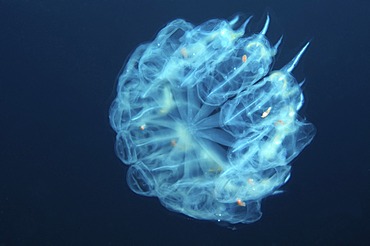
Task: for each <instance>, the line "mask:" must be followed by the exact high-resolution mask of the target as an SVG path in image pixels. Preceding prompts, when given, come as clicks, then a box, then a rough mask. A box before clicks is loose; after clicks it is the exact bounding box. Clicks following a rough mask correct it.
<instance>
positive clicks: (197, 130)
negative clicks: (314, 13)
mask: <svg viewBox="0 0 370 246" xmlns="http://www.w3.org/2000/svg"><path fill="white" fill-rule="evenodd" d="M236 23H237V18H236V19H234V20H232V21H225V20H217V19H216V20H210V21H207V22H205V23H203V24H201V25H199V26H195V27H194V26H193V25H192V24H190V23H188V22H185V21H184V20H181V19H177V20H174V21H173V22H171V23H169V24H168V25H167V26H166V27H164V28H163V29H162V30H161V31H160V32H159V33H158V35H157V37H156V38H155V40H154V41H153V42H151V43H147V44H143V45H141V46H139V47H138V48H137V49H136V50H135V52H134V53H133V54H132V56H131V58H130V59H129V60H128V62H127V65H126V66H125V68H124V70H123V72H122V74H121V75H120V78H119V83H118V88H117V97H116V98H115V100H114V102H113V103H112V106H111V108H110V115H109V116H110V122H111V125H112V127H113V129H114V130H115V131H116V132H117V138H116V153H117V155H118V156H119V158H120V159H121V160H122V162H123V163H125V164H127V165H130V168H129V170H128V172H127V182H128V185H129V186H130V188H131V189H132V190H133V191H134V192H136V193H137V194H140V195H145V196H156V197H158V198H159V200H160V201H161V203H162V204H163V205H164V206H165V207H167V208H168V209H170V210H173V211H176V212H179V213H183V214H186V215H188V216H190V217H193V218H197V219H204V220H214V221H226V222H229V223H233V224H234V223H251V222H254V221H256V220H258V219H259V218H260V217H261V210H260V202H261V199H263V198H264V197H266V196H269V195H272V194H274V193H276V192H278V191H277V190H278V189H279V187H280V186H282V185H283V184H284V183H285V182H286V181H287V180H288V179H289V176H290V168H291V167H290V165H289V163H290V162H291V161H292V160H293V158H295V157H296V156H297V155H298V154H299V153H300V152H301V151H302V149H303V148H304V147H305V146H306V145H307V144H309V143H310V142H311V140H312V138H313V137H314V134H315V128H314V126H313V125H312V124H310V123H308V122H305V121H304V120H302V118H300V117H299V115H298V114H297V112H298V110H299V109H300V108H301V106H302V104H303V95H302V91H301V88H300V85H299V84H298V83H297V82H296V80H295V79H294V77H293V76H292V75H291V72H292V70H293V68H294V67H295V66H296V65H297V63H298V60H299V58H300V57H301V55H302V54H303V52H304V50H305V49H306V47H307V45H308V44H307V45H306V46H305V47H304V48H303V49H302V50H301V52H300V53H299V54H298V55H297V56H296V57H295V58H294V59H293V60H292V61H291V62H290V63H288V64H287V65H286V66H285V67H283V68H282V69H280V70H277V71H271V64H272V62H273V58H274V55H275V54H276V50H277V47H278V44H276V45H275V46H271V45H270V43H269V41H268V40H267V39H266V36H265V33H266V31H267V27H268V24H269V18H267V21H266V24H265V27H264V28H263V30H262V31H261V33H259V34H254V35H251V36H248V37H246V36H245V35H244V29H245V26H246V24H247V23H248V20H247V21H246V22H245V23H244V25H242V26H241V27H239V28H238V29H236V27H235V25H236ZM278 43H280V41H279V42H278Z"/></svg>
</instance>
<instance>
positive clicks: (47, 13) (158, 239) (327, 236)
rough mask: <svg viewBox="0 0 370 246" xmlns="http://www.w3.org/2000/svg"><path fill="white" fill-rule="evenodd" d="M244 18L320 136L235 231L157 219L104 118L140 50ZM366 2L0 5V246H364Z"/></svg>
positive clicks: (116, 0)
mask: <svg viewBox="0 0 370 246" xmlns="http://www.w3.org/2000/svg"><path fill="white" fill-rule="evenodd" d="M236 14H244V15H245V16H250V15H253V16H254V18H253V19H252V20H251V22H250V24H249V27H248V30H249V32H250V33H255V32H259V31H260V30H261V28H262V27H263V24H264V21H265V19H266V15H267V14H269V15H270V17H271V23H270V28H269V31H268V33H267V37H268V38H269V39H270V40H275V41H276V40H278V39H279V37H280V36H281V35H283V36H284V38H283V42H282V44H281V46H280V48H279V52H278V54H277V56H276V60H275V64H274V67H275V68H280V67H282V66H283V65H285V64H286V63H287V62H289V61H290V60H291V58H292V57H294V55H295V54H296V53H297V52H299V50H300V49H301V48H302V47H303V46H304V44H305V43H307V42H308V41H310V42H311V44H310V46H309V47H308V49H307V50H306V52H305V54H304V56H303V57H302V59H301V60H300V62H299V65H298V66H297V68H296V69H295V70H294V75H295V77H296V78H297V80H298V81H301V80H304V79H305V84H304V86H303V92H304V95H305V104H304V106H303V108H302V109H301V111H300V112H301V114H302V115H304V116H305V117H307V119H308V120H309V121H310V122H312V123H313V124H314V125H315V127H316V128H317V133H316V136H315V138H314V139H313V142H312V143H311V144H310V145H308V146H307V147H306V148H305V149H304V150H303V152H302V153H301V154H300V155H299V156H298V157H297V158H296V159H295V160H294V161H293V162H292V171H291V172H292V173H291V178H290V180H289V181H288V183H287V184H285V185H284V186H283V187H282V190H283V191H284V192H283V193H282V194H279V195H276V196H270V197H268V198H266V199H264V200H263V202H262V212H263V216H262V218H261V219H260V220H259V221H257V222H255V223H252V224H248V225H236V226H235V227H231V228H230V225H227V224H224V225H223V224H222V225H217V223H213V222H208V221H200V220H195V219H192V218H188V217H186V216H184V215H181V214H177V213H174V212H171V211H168V210H167V209H165V208H164V207H162V205H161V204H160V202H159V201H158V199H156V198H147V197H142V196H138V195H136V194H135V193H133V192H132V191H131V190H130V189H129V187H128V186H127V184H126V181H125V175H126V171H127V166H125V165H123V164H122V163H121V162H120V160H119V159H118V158H117V157H116V155H115V153H114V142H115V133H114V131H113V130H112V128H111V127H110V124H109V120H108V115H109V107H110V104H111V102H112V101H113V99H114V97H115V96H116V83H117V76H118V74H119V72H120V69H121V68H122V66H123V65H124V63H125V61H126V59H127V58H128V57H129V56H130V55H131V53H132V52H133V51H134V49H135V48H136V47H137V46H138V45H139V44H141V43H144V42H150V41H152V40H153V38H154V37H155V35H156V34H157V33H158V31H159V30H160V29H162V28H163V27H164V26H165V25H166V24H167V23H168V22H170V21H172V20H173V19H176V18H183V19H185V20H187V21H189V22H191V23H193V24H196V25H199V24H201V23H203V22H205V21H206V20H209V19H212V18H222V19H231V18H232V17H234V16H235V15H236ZM369 23H370V3H369V2H367V1H361V0H358V1H333V0H327V1H319V0H313V1H292V0H285V1H273V0H270V1H267V0H266V1H249V0H246V1H240V0H239V1H235V0H229V1H221V0H214V1H208V0H204V1H203V0H198V1H194V0H137V1H134V0H130V1H125V0H110V1H103V0H83V1H81V0H74V1H59V0H55V1H50V0H35V1H29V0H14V1H10V0H0V32H1V33H0V110H1V111H0V112H1V118H0V127H1V131H0V132H1V133H0V140H1V141H0V245H1V246H6V245H174V244H176V245H235V244H238V245H369V244H370V150H369V149H370V110H369V105H370V83H369V82H370V69H369V65H370V59H369V57H370V48H369V43H370V32H369V31H368V26H369Z"/></svg>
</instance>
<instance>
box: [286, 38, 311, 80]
mask: <svg viewBox="0 0 370 246" xmlns="http://www.w3.org/2000/svg"><path fill="white" fill-rule="evenodd" d="M309 44H310V42H307V44H306V45H305V46H304V47H303V48H302V49H301V51H299V52H298V54H297V55H296V56H295V57H294V58H293V59H292V60H291V61H290V62H289V63H288V64H286V65H285V67H284V68H283V70H286V71H287V72H288V73H291V72H292V71H293V69H294V68H295V67H296V66H297V64H298V62H299V59H301V57H302V55H303V53H304V52H305V50H306V49H307V47H308V45H309Z"/></svg>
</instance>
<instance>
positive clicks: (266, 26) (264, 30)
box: [260, 15, 270, 35]
mask: <svg viewBox="0 0 370 246" xmlns="http://www.w3.org/2000/svg"><path fill="white" fill-rule="evenodd" d="M269 24H270V16H269V15H267V18H266V22H265V25H264V26H263V29H262V31H261V33H260V34H262V35H265V34H266V32H267V29H268V28H269Z"/></svg>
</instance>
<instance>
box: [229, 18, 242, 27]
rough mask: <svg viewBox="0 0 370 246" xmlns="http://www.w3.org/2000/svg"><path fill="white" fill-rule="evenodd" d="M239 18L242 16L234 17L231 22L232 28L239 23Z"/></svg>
mask: <svg viewBox="0 0 370 246" xmlns="http://www.w3.org/2000/svg"><path fill="white" fill-rule="evenodd" d="M239 18H240V16H239V15H237V16H235V17H234V19H232V20H231V21H229V24H230V26H234V25H235V24H236V23H237V22H238V20H239Z"/></svg>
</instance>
